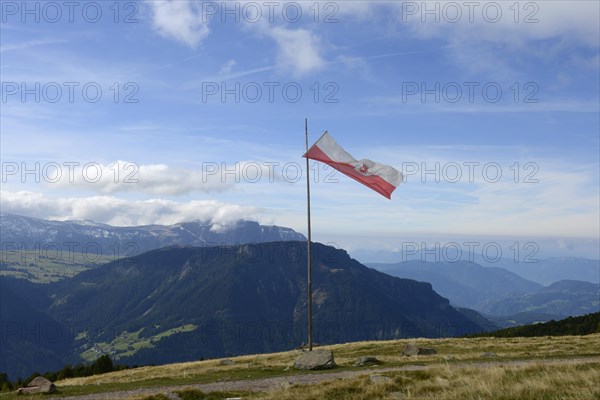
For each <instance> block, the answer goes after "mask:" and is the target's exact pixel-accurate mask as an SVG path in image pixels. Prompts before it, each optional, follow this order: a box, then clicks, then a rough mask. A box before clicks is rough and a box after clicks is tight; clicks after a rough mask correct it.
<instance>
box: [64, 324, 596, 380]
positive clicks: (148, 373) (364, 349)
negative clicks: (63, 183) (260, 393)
mask: <svg viewBox="0 0 600 400" xmlns="http://www.w3.org/2000/svg"><path fill="white" fill-rule="evenodd" d="M408 342H412V343H416V344H417V345H418V346H423V347H434V348H436V349H437V350H438V354H437V355H433V356H419V357H418V358H415V357H403V356H401V355H400V350H401V349H402V346H403V345H404V344H406V343H408ZM324 348H327V349H330V350H333V352H334V355H335V359H336V363H337V364H338V365H339V366H341V367H342V368H343V367H348V368H352V367H351V366H352V364H353V362H354V360H355V359H356V358H358V357H360V356H366V355H369V356H376V357H377V358H379V359H380V360H382V361H383V362H384V365H385V366H386V367H387V366H401V365H406V364H414V363H415V362H417V361H418V362H419V363H425V364H428V363H432V364H440V363H441V364H445V363H453V362H459V361H470V360H473V361H474V360H476V361H485V360H487V359H482V358H481V357H480V355H481V353H483V352H494V353H496V354H497V355H498V358H494V359H492V360H518V359H532V358H540V359H543V358H571V357H579V356H598V355H600V334H594V335H587V336H561V337H539V338H458V339H455V338H450V339H410V340H391V341H371V342H357V343H348V344H339V345H332V346H324ZM297 355H298V352H297V351H288V352H282V353H273V354H265V355H250V356H240V357H233V358H231V359H232V360H234V361H235V364H234V365H220V360H207V361H197V362H187V363H178V364H169V365H164V366H155V367H142V368H135V369H131V370H125V371H119V372H113V373H109V374H103V375H96V376H91V377H86V378H74V379H68V380H64V381H60V382H57V385H59V386H60V387H66V386H79V385H98V384H118V383H122V384H127V383H131V382H137V381H153V380H161V379H169V380H178V381H181V380H183V381H186V380H189V381H190V383H197V382H210V381H214V380H217V379H222V378H224V377H227V376H230V377H231V378H239V379H244V378H246V372H248V374H249V375H250V377H255V376H256V375H257V374H258V375H259V377H260V376H263V375H264V376H265V377H266V376H275V375H282V374H283V370H284V369H285V368H286V367H288V366H290V365H292V364H293V362H294V359H295V358H296V357H297ZM251 372H252V373H251ZM289 373H297V372H295V371H293V370H290V371H289Z"/></svg>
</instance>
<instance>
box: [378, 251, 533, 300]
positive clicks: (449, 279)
mask: <svg viewBox="0 0 600 400" xmlns="http://www.w3.org/2000/svg"><path fill="white" fill-rule="evenodd" d="M369 266H370V267H373V268H375V269H377V270H379V271H382V272H385V273H387V274H390V275H393V276H398V277H401V278H408V279H415V280H418V281H421V282H429V283H431V284H432V285H433V288H434V290H435V291H436V292H438V293H439V294H441V295H442V296H444V297H446V298H448V299H449V300H450V302H451V303H452V304H453V305H455V306H458V307H467V308H473V309H475V310H482V309H484V308H485V307H486V305H488V304H490V303H491V302H495V301H497V300H498V299H504V298H506V297H510V296H513V295H520V294H525V293H531V292H535V291H538V290H540V289H542V287H543V286H542V285H540V284H538V283H535V282H532V281H528V280H527V279H523V278H521V277H520V276H519V275H517V274H514V273H512V272H509V271H507V270H505V269H502V268H492V267H482V266H481V265H479V264H476V263H472V262H468V261H457V262H452V263H451V262H438V263H435V262H421V261H407V262H403V263H395V264H369Z"/></svg>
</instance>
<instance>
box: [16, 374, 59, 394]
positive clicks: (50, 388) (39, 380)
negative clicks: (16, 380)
mask: <svg viewBox="0 0 600 400" xmlns="http://www.w3.org/2000/svg"><path fill="white" fill-rule="evenodd" d="M54 392H56V385H54V383H52V382H50V381H49V380H48V379H46V378H44V377H43V376H38V377H36V378H34V379H33V380H32V381H31V382H29V385H27V387H24V388H19V389H18V390H17V394H36V393H54Z"/></svg>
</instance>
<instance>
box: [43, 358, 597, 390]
mask: <svg viewBox="0 0 600 400" xmlns="http://www.w3.org/2000/svg"><path fill="white" fill-rule="evenodd" d="M586 363H600V358H598V357H585V358H572V359H555V360H544V359H533V360H515V361H486V362H458V363H452V364H448V366H450V367H451V368H461V367H477V368H490V367H497V366H514V367H519V366H526V365H532V364H544V365H562V364H586ZM439 365H444V364H428V365H405V366H402V367H393V368H365V369H361V370H356V371H341V372H323V373H319V374H302V375H288V376H281V377H273V378H262V379H256V380H239V381H223V382H213V383H204V384H198V385H183V386H168V387H153V388H147V389H136V390H125V391H117V392H107V393H96V394H89V395H84V396H71V397H53V398H52V399H53V400H58V399H65V400H67V399H68V400H122V399H129V398H131V397H133V396H144V395H147V396H150V395H155V394H159V393H163V394H165V395H167V396H169V397H171V398H173V399H179V397H177V395H175V394H174V393H173V392H175V391H178V390H182V389H197V390H201V391H203V392H214V391H255V392H266V391H269V390H273V389H277V388H282V387H287V386H290V385H310V384H315V383H319V382H324V381H332V380H336V379H349V378H355V377H358V376H360V375H370V374H375V373H377V374H381V373H385V372H395V371H423V370H426V369H429V368H431V367H435V366H439Z"/></svg>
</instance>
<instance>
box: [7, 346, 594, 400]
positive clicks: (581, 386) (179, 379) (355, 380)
mask: <svg viewBox="0 0 600 400" xmlns="http://www.w3.org/2000/svg"><path fill="white" fill-rule="evenodd" d="M408 342H412V343H416V344H417V345H418V346H422V347H434V348H436V349H437V351H438V354H436V355H432V356H413V357H404V356H401V354H400V352H401V349H402V346H403V345H404V344H406V343H408ZM326 348H327V349H331V350H333V352H334V355H335V359H336V362H337V364H338V367H337V368H335V369H333V370H329V371H314V372H301V371H296V370H294V368H293V367H292V368H289V367H290V366H291V365H292V364H293V361H294V359H295V357H296V356H297V355H298V351H288V352H283V353H273V354H263V355H252V356H241V357H235V358H231V360H232V361H233V363H232V364H230V363H222V361H223V360H206V361H197V362H188V363H178V364H170V365H163V366H154V367H141V368H135V369H130V370H124V371H119V372H113V373H108V374H103V375H96V376H91V377H86V378H74V379H68V380H64V381H59V382H57V386H58V387H59V391H60V392H59V393H57V394H54V395H50V396H43V397H40V398H44V399H47V398H56V397H67V396H77V395H86V394H94V393H102V395H101V396H102V397H98V399H100V398H104V399H105V398H115V399H117V398H119V399H137V400H141V399H144V400H165V399H169V398H175V397H173V395H172V394H171V393H178V396H179V398H181V399H184V400H192V399H204V398H211V399H225V398H227V397H242V398H253V399H273V400H275V399H290V400H292V399H436V400H446V399H448V400H449V399H466V400H469V399H473V400H475V399H519V400H544V399H547V400H550V399H573V400H586V399H598V398H600V386H599V385H598V381H599V379H600V334H592V335H586V336H561V337H534V338H453V339H414V340H393V341H377V342H375V341H372V342H357V343H348V344H340V345H332V346H326ZM484 353H488V354H484ZM489 353H494V354H489ZM361 356H376V357H377V358H378V359H379V360H381V361H382V364H381V365H380V366H375V367H356V366H354V365H353V364H354V361H355V360H356V359H357V358H358V357H361ZM338 373H346V375H347V376H345V377H344V379H339V377H335V376H334V377H325V376H327V375H329V374H338ZM374 374H378V375H382V376H383V377H384V378H381V377H379V378H373V375H374ZM308 375H310V379H312V381H310V384H309V385H302V384H298V383H297V381H298V380H299V378H298V377H301V378H302V377H304V378H303V379H306V378H307V376H308ZM266 378H274V379H272V380H268V381H265V379H266ZM321 379H323V380H325V381H326V382H325V383H319V384H317V381H320V380H321ZM240 380H257V382H252V383H246V384H245V385H242V386H236V384H235V383H234V382H236V381H240ZM270 381H272V382H271V384H265V383H264V382H267V383H268V382H270ZM211 383H212V384H213V385H212V386H207V384H211ZM265 387H266V388H267V389H268V391H264V390H266V389H265ZM240 388H241V389H240ZM250 388H252V389H256V390H262V391H250V390H249V389H250ZM261 388H262V389H261ZM135 389H142V390H141V391H137V392H127V393H115V392H116V391H132V390H135ZM234 389H235V390H234ZM209 391H210V392H211V393H210V394H208V392H209ZM107 392H113V393H112V395H111V394H110V393H107ZM166 394H169V396H170V397H167V396H166ZM13 398H18V397H17V396H16V395H15V394H12V393H11V394H8V393H7V394H2V395H0V399H2V400H4V399H13ZM28 398H29V397H28ZM33 399H35V397H34V398H33Z"/></svg>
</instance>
